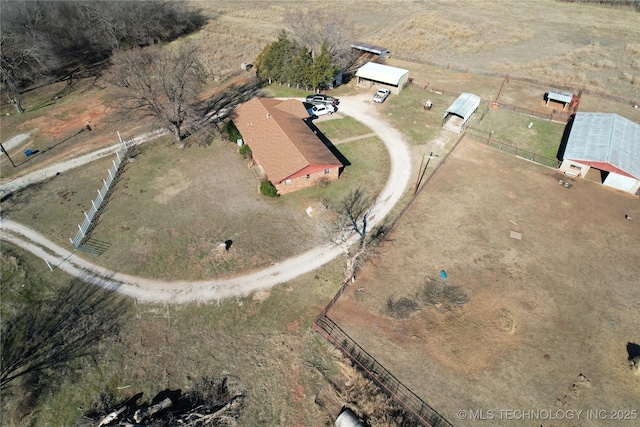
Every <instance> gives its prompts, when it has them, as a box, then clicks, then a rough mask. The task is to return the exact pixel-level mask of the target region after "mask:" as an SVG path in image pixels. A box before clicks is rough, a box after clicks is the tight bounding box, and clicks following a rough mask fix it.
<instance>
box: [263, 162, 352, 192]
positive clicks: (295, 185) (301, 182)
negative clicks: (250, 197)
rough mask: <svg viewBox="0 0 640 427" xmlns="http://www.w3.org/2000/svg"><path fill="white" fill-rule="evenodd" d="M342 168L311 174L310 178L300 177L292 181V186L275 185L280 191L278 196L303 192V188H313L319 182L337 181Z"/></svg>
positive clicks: (283, 183)
mask: <svg viewBox="0 0 640 427" xmlns="http://www.w3.org/2000/svg"><path fill="white" fill-rule="evenodd" d="M339 171H340V168H338V167H334V168H332V169H330V172H329V173H324V170H322V171H320V172H316V173H312V174H310V176H309V178H307V176H306V175H303V176H300V177H298V178H293V179H291V183H290V184H285V182H282V183H280V184H274V185H275V187H276V189H277V190H278V194H280V195H284V194H287V193H293V192H294V191H298V190H302V189H303V188H308V187H313V186H314V185H318V182H319V181H321V180H322V179H327V180H329V181H335V180H336V179H338V177H339V175H338V173H339Z"/></svg>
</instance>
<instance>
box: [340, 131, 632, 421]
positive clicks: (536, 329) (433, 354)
mask: <svg viewBox="0 0 640 427" xmlns="http://www.w3.org/2000/svg"><path fill="white" fill-rule="evenodd" d="M559 178H560V176H558V175H557V173H556V172H555V171H554V170H552V169H548V168H545V167H542V166H539V165H536V164H533V163H530V162H528V161H525V160H522V159H519V158H516V157H513V156H509V155H507V154H504V153H501V152H499V151H497V150H494V149H492V148H488V147H485V146H483V145H480V144H478V143H475V142H472V141H466V140H465V141H463V142H462V143H461V145H460V146H458V148H457V149H456V151H455V152H454V153H453V155H452V157H450V158H449V160H448V161H447V163H446V164H445V165H443V167H442V168H441V170H440V171H439V172H438V173H437V175H436V176H435V177H434V179H433V180H432V181H431V182H430V183H429V184H428V186H427V187H425V188H424V190H423V191H422V192H421V193H420V195H419V198H418V200H417V201H416V203H415V205H413V207H412V208H411V210H410V211H409V212H408V214H407V215H406V217H404V218H403V220H402V221H401V222H400V224H399V226H398V228H397V229H395V230H394V232H393V233H392V234H391V236H390V237H389V240H388V241H387V242H386V243H385V244H384V245H383V247H382V248H381V250H380V254H379V256H377V257H376V259H375V260H374V262H373V263H372V264H371V265H370V266H369V267H367V268H366V270H365V271H363V272H362V274H361V275H360V276H359V278H358V280H357V282H356V283H355V284H354V285H352V286H351V287H350V289H349V290H348V292H347V293H345V294H344V295H343V297H342V298H341V299H340V300H338V303H337V304H336V305H335V306H334V308H333V309H332V310H331V311H330V312H329V317H331V318H332V319H333V320H334V321H336V322H338V323H339V324H340V326H341V327H342V328H343V329H344V330H345V331H346V332H347V333H348V334H349V335H351V337H352V338H354V339H355V340H356V341H357V342H358V343H359V344H360V345H362V346H363V347H364V348H365V349H366V350H367V351H368V352H369V353H370V354H372V355H373V356H374V357H375V358H376V359H377V360H379V361H380V362H381V363H382V364H383V365H384V366H385V367H386V368H387V369H389V370H390V371H391V372H392V373H393V374H394V375H395V376H396V377H397V378H398V379H399V380H400V381H402V382H404V383H405V384H406V385H407V386H408V387H409V388H410V389H412V390H413V391H414V392H416V394H418V395H419V396H420V397H422V398H423V400H425V401H426V402H428V403H429V404H431V405H432V406H433V407H434V408H435V409H436V410H437V411H439V412H440V413H442V414H443V415H444V416H445V417H446V418H447V419H448V420H449V421H450V422H452V423H453V424H454V425H460V426H464V425H483V424H484V425H513V422H514V419H513V418H512V419H510V420H509V419H507V418H506V417H507V415H505V414H506V413H503V414H502V415H503V418H502V419H501V418H500V417H501V415H500V413H499V412H498V411H499V410H516V409H517V410H552V411H556V410H584V411H585V412H584V413H583V415H582V418H581V419H580V420H579V423H578V424H579V425H584V426H587V425H593V426H596V425H603V420H602V419H600V420H597V419H587V415H586V411H587V410H605V411H606V413H607V415H609V418H608V420H611V416H612V412H611V411H614V410H638V409H639V408H638V396H639V394H640V379H639V377H638V376H637V375H634V374H633V373H632V371H631V369H630V368H629V363H628V357H629V354H628V351H627V345H628V344H629V343H636V344H637V343H638V342H639V341H640V335H639V334H638V327H637V326H638V324H640V312H639V311H638V304H640V288H638V277H639V276H640V246H639V244H638V242H639V241H640V227H639V226H638V224H637V223H636V222H635V221H633V220H631V221H630V220H627V219H625V215H629V216H630V217H631V218H634V217H640V204H639V203H638V200H637V198H635V197H633V196H629V195H626V194H623V193H619V192H617V191H614V190H610V189H607V188H605V187H603V186H601V185H598V184H596V183H593V182H589V181H585V180H581V181H575V182H574V181H571V182H570V187H569V188H565V187H564V186H563V185H559V183H558V179H559ZM514 233H515V234H514ZM441 270H444V271H445V274H446V275H447V276H448V277H447V278H446V279H445V280H444V282H445V283H446V284H448V285H452V286H459V287H460V288H461V289H462V290H463V291H464V292H465V293H466V294H467V295H468V297H469V299H470V300H469V302H468V303H467V304H465V305H463V306H462V307H456V308H453V309H451V310H449V309H447V308H446V304H443V305H436V306H421V308H420V310H419V311H417V312H415V313H414V314H413V315H411V316H410V317H406V318H401V319H400V318H393V317H390V315H389V313H388V311H386V310H387V309H386V307H387V302H388V300H389V299H390V298H391V299H393V300H395V301H397V300H398V299H400V298H403V297H404V298H409V299H411V300H414V301H417V300H418V298H417V297H416V295H417V293H418V292H419V289H420V287H421V285H422V284H423V283H424V282H425V281H426V280H428V279H439V280H441V276H440V271H441ZM473 410H475V411H484V416H485V417H486V416H487V413H489V411H493V414H494V418H493V419H488V418H484V423H483V422H482V421H483V420H482V419H475V420H474V419H468V418H467V419H465V418H464V416H465V415H466V416H470V411H473ZM458 411H466V412H464V413H462V412H461V413H460V414H459V413H458ZM476 416H478V414H476ZM636 418H637V416H636ZM533 422H534V424H535V425H544V426H553V425H575V424H574V422H573V421H570V422H567V421H550V420H548V419H547V420H544V419H540V420H539V422H538V421H537V420H536V419H534V420H533ZM609 422H610V421H609ZM635 423H637V421H635V422H634V421H616V422H615V425H636V424H635ZM523 425H531V423H524V424H523ZM608 425H614V424H608Z"/></svg>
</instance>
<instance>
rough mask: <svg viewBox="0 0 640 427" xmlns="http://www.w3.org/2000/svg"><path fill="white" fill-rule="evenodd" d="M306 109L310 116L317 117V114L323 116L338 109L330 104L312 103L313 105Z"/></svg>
mask: <svg viewBox="0 0 640 427" xmlns="http://www.w3.org/2000/svg"><path fill="white" fill-rule="evenodd" d="M307 111H309V115H310V116H311V117H319V116H324V115H325V114H333V113H335V112H336V111H338V107H336V106H335V105H331V104H326V105H325V104H322V105H314V106H313V107H311V108H309V110H307Z"/></svg>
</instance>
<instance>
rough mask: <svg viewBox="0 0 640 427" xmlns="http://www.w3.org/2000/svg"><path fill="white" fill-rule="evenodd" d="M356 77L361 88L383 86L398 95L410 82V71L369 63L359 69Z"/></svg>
mask: <svg viewBox="0 0 640 427" xmlns="http://www.w3.org/2000/svg"><path fill="white" fill-rule="evenodd" d="M356 77H357V78H358V81H357V83H358V85H359V86H366V87H371V86H374V85H378V86H383V87H387V88H389V89H390V90H391V91H392V92H394V93H396V94H398V93H400V91H401V90H402V88H403V87H405V86H406V85H407V83H408V81H409V70H405V69H402V68H396V67H391V66H389V65H382V64H378V63H376V62H367V63H366V64H364V65H363V66H362V67H360V68H358V71H356Z"/></svg>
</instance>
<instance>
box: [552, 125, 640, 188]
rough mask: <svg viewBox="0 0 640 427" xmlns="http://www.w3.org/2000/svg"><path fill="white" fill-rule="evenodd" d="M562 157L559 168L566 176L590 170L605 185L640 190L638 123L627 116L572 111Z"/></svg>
mask: <svg viewBox="0 0 640 427" xmlns="http://www.w3.org/2000/svg"><path fill="white" fill-rule="evenodd" d="M562 157H563V158H562V164H561V165H560V171H562V172H563V173H564V174H565V175H567V176H570V177H574V178H577V177H583V178H584V177H585V176H586V175H587V173H590V174H591V175H592V176H594V175H595V176H596V177H597V178H598V180H599V181H600V182H602V184H604V185H606V186H608V187H612V188H615V189H618V190H621V191H626V192H627V193H631V194H639V193H640V125H638V124H637V123H634V122H632V121H631V120H628V119H625V118H624V117H622V116H619V115H617V114H612V113H576V115H575V118H574V120H573V123H572V124H571V129H570V133H569V137H568V139H567V142H566V147H565V149H564V153H563V155H562ZM594 169H595V170H594ZM594 172H595V174H594Z"/></svg>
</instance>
